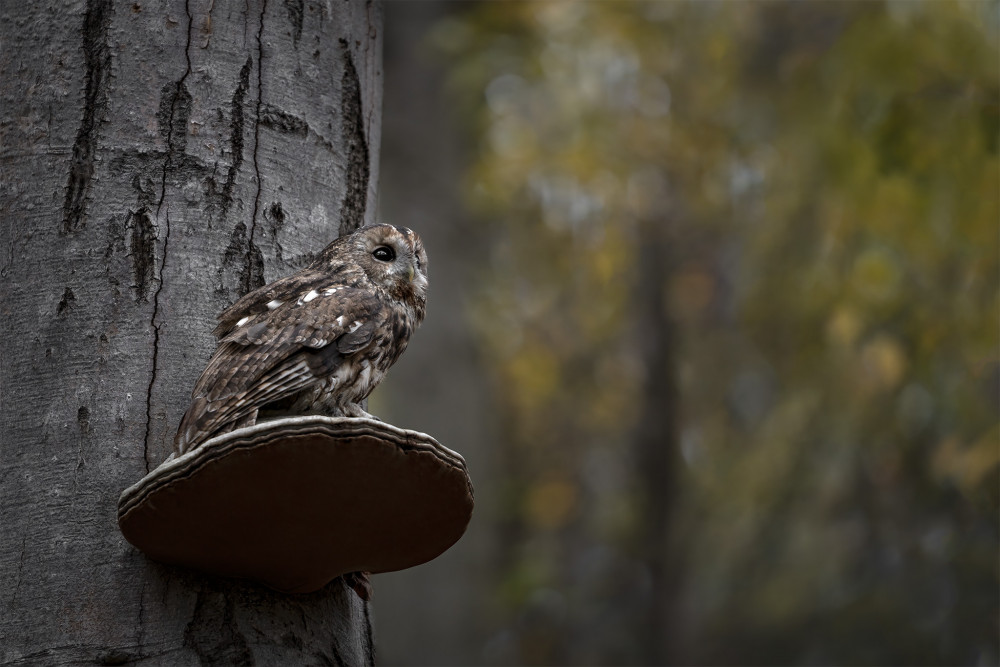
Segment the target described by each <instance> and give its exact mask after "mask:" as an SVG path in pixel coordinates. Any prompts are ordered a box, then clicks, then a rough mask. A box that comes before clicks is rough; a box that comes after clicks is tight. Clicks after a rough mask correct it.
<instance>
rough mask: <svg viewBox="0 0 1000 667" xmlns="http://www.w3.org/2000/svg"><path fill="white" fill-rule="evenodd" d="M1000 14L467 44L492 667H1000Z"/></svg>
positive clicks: (970, 9)
mask: <svg viewBox="0 0 1000 667" xmlns="http://www.w3.org/2000/svg"><path fill="white" fill-rule="evenodd" d="M998 7H1000V5H998V4H997V3H996V2H966V3H963V2H955V3H950V2H886V3H874V2H866V3H842V2H813V3H803V4H795V3H760V4H751V3H626V2H619V3H562V2H551V3H524V4H521V3H502V4H495V3H490V4H484V5H482V6H476V7H475V8H473V9H472V10H471V11H469V12H467V13H466V14H464V15H462V16H457V17H453V18H451V19H448V20H446V21H443V22H442V23H441V24H440V25H439V27H438V29H437V31H436V33H435V35H434V39H435V41H436V43H437V44H438V45H439V47H440V48H441V49H442V50H443V51H444V52H446V53H448V54H450V55H452V56H454V59H453V62H454V65H453V70H452V82H453V85H454V90H455V91H456V95H457V99H459V100H461V101H462V104H463V108H464V109H465V113H466V114H467V117H468V118H469V119H470V121H471V127H472V128H473V131H474V132H475V133H476V135H477V136H478V137H480V138H481V140H480V142H479V146H480V149H479V152H478V155H477V158H476V162H475V164H474V165H473V167H472V169H471V170H470V173H469V177H468V189H469V193H470V202H471V204H472V205H473V206H474V207H475V209H476V210H477V211H478V212H479V213H480V215H481V217H482V218H483V219H485V220H489V221H491V227H490V229H491V233H492V235H493V242H492V244H491V247H492V249H493V251H492V256H491V257H490V262H489V265H488V266H486V267H484V270H483V275H482V278H481V285H482V289H481V296H480V298H479V299H478V300H477V308H476V309H475V312H474V314H473V317H474V321H475V323H476V324H477V326H478V331H479V338H480V344H481V347H482V350H483V353H484V357H485V359H486V360H487V363H488V364H489V367H490V368H491V374H492V378H493V382H494V389H495V392H496V395H497V398H498V403H499V406H500V408H499V409H500V411H501V414H502V415H504V417H505V419H504V420H503V421H502V423H503V425H504V426H503V429H504V434H503V435H504V438H502V441H504V440H505V441H506V442H509V443H510V444H509V447H508V448H507V449H506V450H505V451H504V453H503V457H504V459H503V461H504V462H503V474H502V478H503V479H504V480H506V482H505V484H506V486H505V489H504V492H503V495H504V498H505V499H506V500H505V503H504V507H505V510H504V513H503V516H500V517H496V521H497V522H498V530H502V531H503V533H502V534H503V535H504V536H505V538H506V539H505V540H503V544H504V547H503V548H504V550H505V551H504V554H503V556H502V558H501V563H502V570H501V572H500V574H499V577H498V580H497V582H496V586H497V590H498V593H499V595H500V597H501V598H502V599H503V600H504V601H505V604H506V605H507V609H508V622H507V625H506V627H505V628H504V630H503V631H502V632H500V633H498V635H497V640H496V641H495V642H494V643H493V644H492V645H491V647H490V649H489V650H488V651H487V654H488V655H487V657H488V658H490V659H492V660H494V661H497V662H504V661H508V662H522V663H582V662H635V663H638V662H662V661H675V662H708V663H756V662H760V663H791V662H837V663H859V662H866V663H886V664H888V663H910V664H917V663H934V664H942V663H970V664H976V663H982V664H990V663H994V662H996V660H997V659H998V657H1000V651H998V642H997V632H996V629H997V624H998V621H1000V618H998V608H1000V604H998V584H1000V577H998V564H997V563H998V561H997V555H998V554H997V547H998V519H1000V517H998V513H997V506H998V503H1000V490H998V486H1000V485H998V476H997V472H998V463H1000V442H998V436H1000V426H998V411H997V401H998V396H1000V394H998V381H1000V372H998V368H1000V363H998V349H997V347H998V342H1000V331H998V325H1000V286H998V273H1000V259H998V246H997V220H998V219H1000V189H998V182H1000V168H998V154H997V148H998V143H1000V142H998V133H1000V120H998V119H1000V86H998V81H1000V71H998ZM481 101H484V102H485V104H480V102H481ZM672 387H676V390H674V389H672ZM657 442H659V443H660V446H661V448H662V450H659V451H658V450H657V448H656V443H657ZM675 484H676V485H677V490H676V492H674V491H672V490H671V488H672V487H673V485H675ZM641 627H649V628H651V630H650V631H647V632H645V633H640V635H639V636H640V637H641V641H637V635H636V628H641Z"/></svg>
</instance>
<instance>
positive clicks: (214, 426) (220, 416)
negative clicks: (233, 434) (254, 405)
mask: <svg viewBox="0 0 1000 667" xmlns="http://www.w3.org/2000/svg"><path fill="white" fill-rule="evenodd" d="M220 408H222V409H220ZM227 408H228V409H227ZM233 417H234V415H233V414H232V409H231V406H226V405H219V404H218V403H215V404H213V402H212V401H209V400H207V399H206V398H205V397H204V396H199V397H197V398H195V399H194V400H193V401H192V402H191V405H190V406H189V407H188V409H187V412H185V413H184V416H183V417H182V418H181V423H180V425H179V426H178V427H177V434H176V435H175V436H174V451H175V452H177V455H178V456H180V455H181V454H184V453H186V452H189V451H191V450H192V449H194V448H195V447H197V446H198V445H200V444H201V443H202V442H204V441H205V440H208V439H209V438H211V437H213V436H216V435H221V434H223V433H228V432H229V431H233V430H236V429H238V428H242V427H244V426H253V425H254V424H255V423H257V410H256V409H254V410H250V411H249V412H247V413H245V414H242V415H239V416H238V417H237V418H236V419H234V418H233Z"/></svg>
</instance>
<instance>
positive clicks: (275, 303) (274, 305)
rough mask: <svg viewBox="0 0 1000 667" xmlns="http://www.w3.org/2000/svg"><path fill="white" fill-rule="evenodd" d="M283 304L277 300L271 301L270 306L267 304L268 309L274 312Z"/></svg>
mask: <svg viewBox="0 0 1000 667" xmlns="http://www.w3.org/2000/svg"><path fill="white" fill-rule="evenodd" d="M281 303H282V302H281V301H278V300H277V299H275V300H274V301H270V302H268V304H267V309H268V310H274V309H275V308H277V307H278V306H280V305H281Z"/></svg>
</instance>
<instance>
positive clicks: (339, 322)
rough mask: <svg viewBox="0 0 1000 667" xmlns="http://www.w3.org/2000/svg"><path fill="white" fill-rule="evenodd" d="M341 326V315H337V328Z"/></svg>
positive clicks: (342, 317) (342, 320) (342, 318)
mask: <svg viewBox="0 0 1000 667" xmlns="http://www.w3.org/2000/svg"><path fill="white" fill-rule="evenodd" d="M343 324H344V316H343V315H338V316H337V326H338V327H339V326H341V325H343Z"/></svg>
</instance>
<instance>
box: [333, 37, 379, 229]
mask: <svg viewBox="0 0 1000 667" xmlns="http://www.w3.org/2000/svg"><path fill="white" fill-rule="evenodd" d="M340 49H341V53H342V54H343V57H344V76H343V78H342V80H341V84H340V90H341V95H342V98H341V103H340V106H341V114H342V116H341V126H340V131H341V140H342V141H343V142H344V144H345V146H346V148H347V174H346V179H345V180H346V183H345V186H346V187H345V192H344V200H343V202H342V203H341V205H340V236H344V235H346V234H350V233H351V232H353V231H354V230H356V229H357V228H358V227H361V226H362V225H364V224H365V209H366V208H367V206H368V180H369V178H370V176H371V167H370V163H369V155H368V140H367V139H366V137H365V117H364V112H363V109H362V105H361V81H360V80H359V79H358V70H357V69H355V67H354V59H353V58H352V57H351V49H350V45H349V44H348V42H347V40H345V39H341V40H340Z"/></svg>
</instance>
